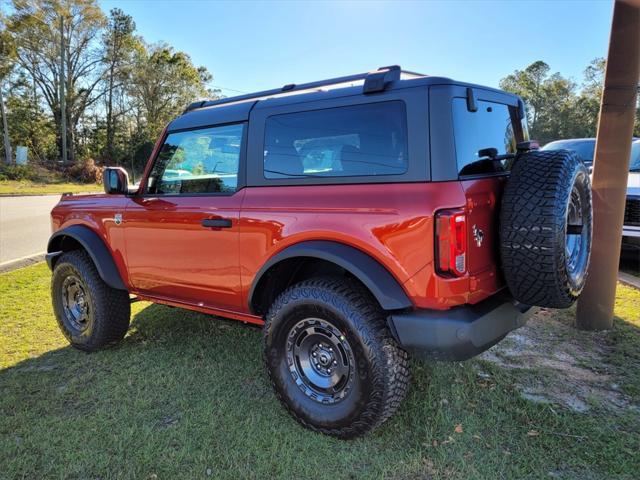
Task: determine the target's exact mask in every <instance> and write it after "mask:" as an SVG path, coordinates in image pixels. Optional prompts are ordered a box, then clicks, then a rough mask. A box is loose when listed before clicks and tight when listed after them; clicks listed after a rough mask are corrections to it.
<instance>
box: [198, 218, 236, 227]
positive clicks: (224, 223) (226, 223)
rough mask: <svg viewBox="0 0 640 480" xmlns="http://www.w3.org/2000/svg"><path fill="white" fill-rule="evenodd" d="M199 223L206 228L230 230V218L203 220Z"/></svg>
mask: <svg viewBox="0 0 640 480" xmlns="http://www.w3.org/2000/svg"><path fill="white" fill-rule="evenodd" d="M200 223H201V224H202V226H203V227H207V228H231V219H230V218H205V219H204V220H202V222H200Z"/></svg>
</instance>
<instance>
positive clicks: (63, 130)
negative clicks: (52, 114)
mask: <svg viewBox="0 0 640 480" xmlns="http://www.w3.org/2000/svg"><path fill="white" fill-rule="evenodd" d="M64 82H65V74H64V16H63V15H62V13H61V14H60V136H61V138H60V139H61V140H62V164H63V165H66V164H67V102H66V98H65V93H64Z"/></svg>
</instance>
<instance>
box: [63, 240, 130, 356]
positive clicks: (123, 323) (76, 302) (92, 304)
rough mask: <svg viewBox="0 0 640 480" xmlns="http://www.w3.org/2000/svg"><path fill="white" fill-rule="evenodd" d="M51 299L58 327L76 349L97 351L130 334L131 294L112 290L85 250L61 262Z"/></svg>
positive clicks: (72, 252)
mask: <svg viewBox="0 0 640 480" xmlns="http://www.w3.org/2000/svg"><path fill="white" fill-rule="evenodd" d="M51 298H52V301H53V310H54V312H55V315H56V318H57V320H58V326H59V327H60V330H62V333H63V334H64V336H65V337H66V338H67V340H69V342H70V343H71V345H72V346H74V347H75V348H78V349H80V350H85V351H93V350H98V349H100V348H102V347H106V346H109V345H112V344H114V343H117V342H119V341H120V340H122V338H123V337H124V336H125V334H126V333H127V329H128V328H129V317H130V315H131V305H130V301H129V294H128V292H126V291H125V290H116V289H114V288H111V287H109V286H108V285H107V284H106V283H105V282H104V281H103V280H102V278H100V275H99V274H98V272H97V270H96V267H95V265H94V264H93V261H92V260H91V258H90V257H89V255H87V253H85V252H84V251H81V250H74V251H71V252H67V253H64V254H62V256H61V257H60V258H59V259H58V261H57V262H56V266H55V268H54V270H53V276H52V279H51Z"/></svg>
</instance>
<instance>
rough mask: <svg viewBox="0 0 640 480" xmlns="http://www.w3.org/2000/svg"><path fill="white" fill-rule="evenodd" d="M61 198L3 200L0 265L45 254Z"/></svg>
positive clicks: (0, 201) (47, 196)
mask: <svg viewBox="0 0 640 480" xmlns="http://www.w3.org/2000/svg"><path fill="white" fill-rule="evenodd" d="M59 198H60V195H43V196H25V197H0V265H2V264H3V263H7V262H10V261H12V260H16V259H19V258H22V257H27V256H30V255H35V254H38V253H44V251H45V250H46V249H47V240H48V239H49V235H51V224H50V222H49V213H50V212H51V209H52V208H53V206H54V205H55V204H56V203H58V199H59Z"/></svg>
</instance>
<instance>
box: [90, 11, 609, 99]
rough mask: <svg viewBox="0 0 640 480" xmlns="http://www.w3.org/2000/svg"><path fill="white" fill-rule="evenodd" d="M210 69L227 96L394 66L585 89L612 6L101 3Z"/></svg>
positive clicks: (601, 52)
mask: <svg viewBox="0 0 640 480" xmlns="http://www.w3.org/2000/svg"><path fill="white" fill-rule="evenodd" d="M100 4H101V5H102V7H103V9H104V10H105V11H108V10H109V9H111V8H113V7H119V8H121V9H122V10H124V11H125V12H126V13H128V14H130V15H131V16H133V18H134V20H135V22H136V24H137V28H138V32H139V33H140V34H142V35H143V36H144V38H145V39H146V40H147V41H149V42H159V41H166V42H167V43H169V44H171V45H173V46H174V47H175V48H177V49H180V50H183V51H185V52H187V53H188V54H189V55H190V56H191V58H192V59H193V61H194V63H195V64H197V65H204V66H206V67H207V68H208V69H209V71H210V72H211V73H213V76H214V82H213V84H214V85H216V86H220V87H224V88H223V93H224V94H226V95H229V96H232V95H235V94H237V93H236V92H235V90H237V91H239V92H252V91H256V90H262V89H265V88H272V87H278V86H281V85H284V84H287V83H302V82H306V81H312V80H319V79H322V78H329V77H332V76H339V75H346V74H350V73H357V72H361V71H368V70H372V69H375V68H377V67H379V66H384V65H391V64H399V65H402V67H403V68H405V69H408V70H415V71H418V72H422V73H427V74H431V75H440V76H448V77H452V78H455V79H458V80H465V81H471V82H475V83H480V84H484V85H488V86H497V85H498V82H499V80H500V79H501V78H502V77H504V76H505V75H507V74H509V73H511V72H512V71H513V70H515V69H520V68H524V67H525V66H526V65H528V64H529V63H531V62H533V61H536V60H544V61H546V62H547V63H548V64H549V65H550V66H551V68H552V70H553V71H559V72H561V73H562V74H563V75H566V76H569V77H572V78H573V79H574V80H576V81H581V79H582V71H583V70H584V68H585V67H586V66H587V64H588V63H589V62H590V61H591V60H592V59H593V58H595V57H598V56H605V55H606V52H607V45H608V38H609V28H610V26H611V15H612V9H613V6H612V2H611V1H589V2H588V1H553V0H548V1H517V0H512V1H491V2H481V1H449V2H444V1H443V2H435V1H434V2H430V1H376V2H373V1H371V2H369V1H364V0H360V1H322V2H320V1H317V2H311V1H309V2H304V1H286V2H281V1H279V2H276V1H273V2H269V1H262V2H253V1H236V2H222V1H220V2H214V1H206V0H200V1H195V0H183V1H179V0H163V1H159V0H127V1H123V0H120V1H115V0H101V1H100Z"/></svg>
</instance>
